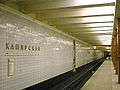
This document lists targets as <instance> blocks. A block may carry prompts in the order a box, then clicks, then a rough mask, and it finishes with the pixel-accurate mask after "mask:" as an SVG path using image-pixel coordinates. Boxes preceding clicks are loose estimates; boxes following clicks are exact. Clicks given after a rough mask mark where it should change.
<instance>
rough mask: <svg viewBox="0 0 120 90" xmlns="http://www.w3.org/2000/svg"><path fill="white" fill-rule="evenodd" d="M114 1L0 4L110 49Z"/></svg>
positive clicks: (36, 0)
mask: <svg viewBox="0 0 120 90" xmlns="http://www.w3.org/2000/svg"><path fill="white" fill-rule="evenodd" d="M115 1H116V0H0V2H1V3H3V4H6V5H8V6H10V7H12V8H15V9H17V10H19V11H21V12H23V13H24V14H27V15H29V16H31V17H33V18H35V19H38V20H40V21H42V22H44V23H47V24H49V25H51V26H53V27H55V28H57V29H58V30H61V31H62V32H65V33H68V34H70V35H72V36H74V37H76V38H78V39H80V40H83V41H85V42H88V43H90V44H91V45H94V46H103V45H111V39H112V32H113V28H114V26H113V25H114V24H113V23H114V16H115V14H114V12H115ZM118 1H120V0H118ZM118 1H117V4H118ZM119 7H120V6H119V4H118V7H117V8H119ZM118 10H119V9H117V12H118ZM116 15H117V17H118V16H119V14H116Z"/></svg>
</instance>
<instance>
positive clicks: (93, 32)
mask: <svg viewBox="0 0 120 90" xmlns="http://www.w3.org/2000/svg"><path fill="white" fill-rule="evenodd" d="M89 33H112V31H93V32H89Z"/></svg>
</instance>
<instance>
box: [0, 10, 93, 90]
mask: <svg viewBox="0 0 120 90" xmlns="http://www.w3.org/2000/svg"><path fill="white" fill-rule="evenodd" d="M6 43H12V44H14V45H15V44H22V45H31V46H40V51H32V50H15V49H14V50H8V49H6ZM81 45H82V46H81ZM83 46H84V44H77V67H79V66H81V65H83V64H86V63H87V62H90V61H91V60H93V53H92V52H93V50H90V49H89V52H90V53H89V54H88V49H86V48H87V47H83ZM6 53H12V54H11V55H6ZM16 53H17V54H19V55H16ZM26 54H27V55H26ZM86 55H87V56H86ZM8 59H14V74H13V76H8ZM72 64H73V40H72V39H70V38H68V37H67V36H64V35H62V34H59V33H57V32H55V31H53V30H50V29H48V28H47V27H43V26H41V25H39V24H37V23H34V22H31V21H29V20H27V19H25V18H22V17H20V16H17V15H14V14H12V13H10V12H7V11H5V10H2V9H0V90H21V89H23V88H26V87H29V86H31V85H34V84H36V83H39V82H42V81H44V80H47V79H49V78H52V77H55V76H57V75H59V74H62V73H65V72H67V71H69V70H72V68H73V65H72Z"/></svg>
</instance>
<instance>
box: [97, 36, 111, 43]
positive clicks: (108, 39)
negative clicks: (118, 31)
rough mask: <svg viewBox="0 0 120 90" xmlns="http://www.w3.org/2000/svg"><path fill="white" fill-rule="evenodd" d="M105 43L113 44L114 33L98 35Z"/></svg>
mask: <svg viewBox="0 0 120 90" xmlns="http://www.w3.org/2000/svg"><path fill="white" fill-rule="evenodd" d="M97 37H99V40H100V41H101V43H102V44H103V45H111V41H112V35H102V36H97Z"/></svg>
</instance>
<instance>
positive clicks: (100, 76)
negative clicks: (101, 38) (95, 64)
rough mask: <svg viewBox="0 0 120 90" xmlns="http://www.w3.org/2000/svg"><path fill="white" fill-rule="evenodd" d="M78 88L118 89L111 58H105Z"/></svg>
mask: <svg viewBox="0 0 120 90" xmlns="http://www.w3.org/2000/svg"><path fill="white" fill-rule="evenodd" d="M80 90H120V85H119V84H118V83H117V75H115V73H114V68H113V65H112V62H111V60H105V61H104V63H103V64H102V65H101V66H100V67H99V68H98V70H97V71H96V72H95V73H94V74H93V76H92V77H91V78H90V79H89V80H88V81H87V82H86V84H85V85H84V86H83V87H82V88H81V89H80Z"/></svg>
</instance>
